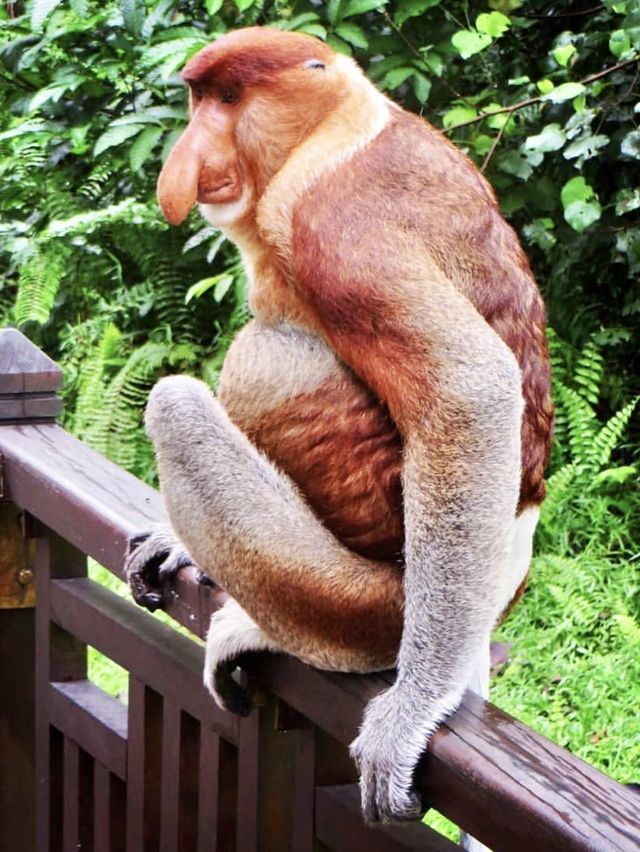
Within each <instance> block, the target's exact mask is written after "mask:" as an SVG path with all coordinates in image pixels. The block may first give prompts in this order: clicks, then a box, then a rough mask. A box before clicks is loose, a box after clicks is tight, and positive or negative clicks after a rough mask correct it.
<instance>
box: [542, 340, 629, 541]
mask: <svg viewBox="0 0 640 852" xmlns="http://www.w3.org/2000/svg"><path fill="white" fill-rule="evenodd" d="M551 352H552V360H553V365H554V396H555V403H556V442H555V449H554V456H553V464H552V466H551V475H550V476H549V477H548V479H547V499H546V501H545V503H544V504H543V507H542V514H541V518H540V530H539V535H538V543H539V544H540V545H541V546H542V548H543V549H544V550H548V551H549V552H551V553H563V554H571V555H577V554H579V553H582V552H585V551H589V552H594V551H595V552H600V553H607V554H611V553H617V554H624V555H625V556H627V557H632V556H633V555H634V548H635V547H637V531H638V529H640V499H639V494H638V489H637V486H636V484H635V483H636V482H637V467H636V465H635V464H629V463H628V462H627V461H626V460H625V454H624V452H623V446H622V438H623V437H624V435H625V432H626V431H627V428H628V426H629V422H630V420H631V417H632V415H633V412H634V410H635V408H636V405H637V403H638V400H639V399H640V397H635V398H634V399H632V400H631V401H629V402H628V403H627V404H626V405H624V406H623V407H622V408H621V409H620V410H619V411H617V412H615V413H614V414H612V415H611V416H609V417H608V418H607V419H606V420H605V421H604V422H603V420H602V419H601V417H600V416H599V415H598V411H597V406H598V403H599V401H600V396H601V388H602V385H603V377H604V358H603V356H602V353H601V346H600V344H599V343H598V342H597V339H596V338H595V337H593V336H592V337H591V338H590V339H589V340H588V341H587V343H586V344H585V345H584V347H583V348H582V350H581V351H579V352H577V353H575V352H572V351H571V350H570V348H569V347H567V346H566V344H562V343H561V342H560V341H558V340H557V338H555V337H552V339H551ZM612 457H613V458H616V459H619V461H615V462H612Z"/></svg>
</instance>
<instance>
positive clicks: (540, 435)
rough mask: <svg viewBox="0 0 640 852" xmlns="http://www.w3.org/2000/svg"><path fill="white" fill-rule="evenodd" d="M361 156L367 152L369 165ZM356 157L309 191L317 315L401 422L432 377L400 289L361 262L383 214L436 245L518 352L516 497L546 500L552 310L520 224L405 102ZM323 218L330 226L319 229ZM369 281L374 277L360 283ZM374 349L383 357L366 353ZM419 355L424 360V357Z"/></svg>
mask: <svg viewBox="0 0 640 852" xmlns="http://www.w3.org/2000/svg"><path fill="white" fill-rule="evenodd" d="M358 159H361V160H362V161H363V163H362V165H361V166H360V168H358V165H359V164H358V162H357V160H358ZM365 160H366V172H368V173H369V174H370V175H371V176H373V175H375V177H376V179H375V180H372V181H371V182H370V183H369V184H365V185H363V184H362V181H361V178H360V176H361V174H362V173H363V171H364V170H365V166H364V162H365ZM354 161H355V162H354V164H353V165H354V166H355V168H352V164H351V163H349V164H347V165H345V166H341V167H339V168H338V170H337V171H336V172H334V173H332V174H331V175H329V176H326V177H325V178H323V179H322V180H321V181H320V183H319V185H318V186H317V187H316V188H315V191H314V193H313V199H312V201H311V202H310V203H305V202H304V201H303V202H302V203H301V204H300V205H299V206H298V209H297V211H296V213H295V223H296V224H295V228H294V231H295V233H296V237H297V243H296V245H295V246H294V254H295V256H296V258H297V260H298V267H297V273H298V280H299V281H300V282H301V284H302V286H301V287H300V289H299V294H300V297H301V298H302V299H303V300H305V301H306V302H307V303H308V304H309V309H310V310H311V311H312V312H313V316H314V320H315V321H316V322H317V318H318V317H320V318H321V324H322V327H323V328H324V330H325V333H326V334H327V336H328V337H329V339H330V341H331V344H332V346H334V347H335V349H336V351H337V352H338V353H339V354H340V355H341V356H342V357H343V358H344V359H345V360H346V361H347V362H348V363H353V361H354V360H357V361H358V362H361V363H362V373H361V378H363V379H364V381H365V382H366V384H367V385H369V386H370V387H372V388H373V389H374V390H376V391H377V392H378V393H379V394H380V396H382V397H383V398H385V399H387V400H388V403H389V408H390V410H391V412H392V415H393V416H394V419H395V420H396V422H397V423H398V424H399V425H400V427H401V428H402V418H403V417H406V416H407V405H408V402H409V401H410V400H411V399H412V398H415V395H416V389H417V388H420V391H421V396H422V397H423V398H424V397H428V396H429V393H430V391H429V388H430V377H429V375H427V374H425V373H424V372H423V373H422V375H417V374H416V373H414V372H413V368H412V364H414V363H415V362H416V359H415V358H414V357H412V355H413V351H415V350H414V349H413V347H414V346H415V345H417V344H416V343H415V342H414V341H412V339H411V334H410V331H409V329H408V327H407V324H406V321H405V319H404V317H403V316H402V314H400V315H399V314H398V310H397V309H396V307H395V306H394V304H393V296H392V294H389V293H388V292H386V291H385V290H384V289H383V288H381V287H380V286H379V285H378V282H376V281H375V280H371V277H370V274H369V272H368V270H366V271H363V268H365V267H367V266H368V264H369V263H370V262H371V259H372V258H375V257H376V255H377V254H378V253H380V252H383V251H384V250H385V248H384V246H382V245H381V244H380V225H381V223H382V222H384V223H385V224H386V225H387V226H388V229H389V232H390V233H396V232H397V231H398V229H402V230H404V231H406V232H409V233H410V234H411V237H412V239H413V240H415V242H416V247H417V246H419V244H420V243H422V244H424V245H425V246H427V247H428V249H429V252H430V253H431V254H432V255H434V256H435V257H436V258H437V260H438V261H439V263H440V265H441V268H442V269H443V271H444V272H446V273H447V274H448V275H449V276H450V277H451V279H452V280H453V281H455V282H462V284H463V288H464V292H465V295H467V296H468V298H469V299H470V301H471V302H472V304H473V305H474V306H475V307H476V309H477V310H478V312H479V313H480V314H481V315H482V316H484V317H485V319H486V320H487V322H488V323H489V325H491V327H492V328H494V329H495V331H496V332H497V333H498V334H499V335H500V337H501V338H502V339H503V340H504V341H505V343H507V345H508V346H509V347H510V348H511V350H512V351H513V352H514V354H515V356H516V358H517V360H518V363H519V365H520V368H521V370H522V377H523V395H524V398H525V406H526V407H525V413H524V418H523V426H522V480H521V491H520V506H519V508H520V509H523V508H524V507H526V506H528V505H532V504H534V505H535V504H538V503H540V502H541V501H542V499H543V497H544V482H543V473H544V468H545V465H546V463H547V460H548V457H549V452H550V448H551V440H552V422H553V408H552V404H551V398H550V369H549V361H548V353H547V343H546V337H545V332H544V323H545V311H544V306H543V303H542V299H541V298H540V294H539V292H538V289H537V287H536V285H535V282H534V279H533V276H532V274H531V270H530V268H529V264H528V262H527V259H526V257H525V255H524V253H523V251H522V249H521V248H520V245H519V243H518V240H517V237H516V235H515V234H514V232H513V230H512V229H511V228H510V227H509V226H508V225H507V224H506V223H505V222H504V220H503V219H502V218H501V217H500V215H499V212H498V208H497V203H496V201H495V198H494V196H493V193H492V192H491V190H490V188H489V186H488V184H486V182H485V181H484V180H483V179H482V178H481V177H480V175H479V173H478V172H477V171H476V170H475V168H474V167H473V166H472V164H471V163H470V162H469V161H468V160H467V159H466V157H464V156H463V155H462V154H461V152H459V151H458V150H457V149H455V148H454V147H453V146H451V145H449V144H448V143H445V142H444V140H443V138H442V136H441V135H440V134H438V133H437V132H436V131H435V130H433V128H431V127H429V125H426V126H425V123H424V122H423V121H421V120H418V119H416V118H414V117H411V116H409V115H408V114H407V113H398V114H397V115H396V116H395V117H394V120H393V121H392V123H391V124H390V125H389V126H388V128H386V129H385V130H384V131H383V133H382V134H381V135H380V136H379V137H378V138H377V139H376V140H375V141H374V142H373V143H371V144H370V145H369V146H368V147H367V149H366V151H363V152H361V153H359V154H357V155H356V157H355V158H354ZM380 184H382V191H381V186H380ZM408 184H409V185H411V186H412V187H413V189H412V192H411V194H408V193H406V189H407V185H408ZM465 190H466V193H465ZM369 193H371V195H372V196H373V195H375V197H370V195H369ZM417 194H419V195H420V197H422V198H424V199H425V203H424V204H423V205H422V206H420V207H417V206H416V205H415V197H416V195H417ZM381 199H383V200H382V201H381ZM428 199H433V203H432V204H430V203H429V201H428ZM461 207H463V212H462V214H459V212H458V211H459V210H460V208H461ZM336 208H337V209H341V210H343V211H345V212H346V214H347V215H349V214H350V215H351V216H352V220H353V224H352V226H351V228H345V222H344V220H343V219H342V218H339V217H334V216H331V215H330V214H328V212H327V209H331V210H335V209H336ZM471 209H473V210H475V215H473V216H471V215H470V210H471ZM370 210H376V211H377V215H376V220H377V227H376V228H375V229H373V228H369V227H368V217H369V214H368V211H370ZM318 222H322V224H323V230H318V226H317V223H318ZM370 235H372V236H370ZM363 281H365V282H370V283H367V284H366V285H365V286H363V284H362V282H363ZM326 282H331V286H330V287H327V286H326ZM354 282H357V285H356V286H354ZM424 286H429V285H428V282H425V285H424ZM374 303H376V304H375V308H372V305H373V304H374ZM380 316H383V317H388V322H387V323H385V324H384V326H383V327H380V320H379V319H378V320H377V323H378V325H374V321H373V320H372V317H380ZM386 347H389V349H390V351H392V352H393V353H394V358H393V361H394V363H395V364H396V369H395V370H394V374H393V377H392V378H391V381H389V378H390V377H388V376H387V375H386V374H385V372H384V364H385V363H391V355H389V356H387V355H385V351H384V350H385V348H386ZM356 350H357V353H356ZM404 350H406V354H405V355H404V356H401V357H400V358H399V359H398V352H400V353H402V352H403V351H404ZM372 352H375V353H376V355H377V357H376V358H371V357H368V355H367V353H372ZM398 361H399V362H400V364H401V365H402V368H401V369H398V368H397V364H398ZM420 363H421V364H422V365H424V363H425V359H424V358H421V359H420ZM375 364H380V365H382V368H383V372H382V373H381V374H380V375H375V374H371V373H370V372H369V371H370V370H371V369H375ZM421 369H422V370H424V367H422V368H421ZM394 400H397V402H395V403H394ZM409 416H410V413H409Z"/></svg>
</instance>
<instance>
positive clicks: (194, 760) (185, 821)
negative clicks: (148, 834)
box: [178, 712, 200, 852]
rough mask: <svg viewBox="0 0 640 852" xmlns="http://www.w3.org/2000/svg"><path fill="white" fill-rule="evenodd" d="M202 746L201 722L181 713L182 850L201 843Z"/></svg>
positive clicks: (180, 830)
mask: <svg viewBox="0 0 640 852" xmlns="http://www.w3.org/2000/svg"><path fill="white" fill-rule="evenodd" d="M199 750H200V724H199V723H198V721H197V720H196V719H194V718H193V716H190V715H189V714H188V713H184V712H183V713H181V714H180V806H179V810H178V850H179V852H195V850H196V848H197V844H198V777H199V765H198V764H199V760H198V758H199Z"/></svg>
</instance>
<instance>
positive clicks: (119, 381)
mask: <svg viewBox="0 0 640 852" xmlns="http://www.w3.org/2000/svg"><path fill="white" fill-rule="evenodd" d="M200 357H201V353H200V351H199V350H197V349H195V348H194V347H192V346H190V345H188V344H184V345H182V346H180V347H173V346H172V345H171V343H165V342H156V341H148V342H147V343H144V344H143V345H142V346H140V347H139V348H137V349H135V350H134V351H133V352H132V353H131V355H130V356H129V357H128V359H127V361H126V363H125V364H124V365H123V366H122V368H121V369H120V370H119V371H118V373H117V374H116V376H115V377H114V378H113V380H112V381H111V382H110V384H109V385H108V387H107V389H106V393H105V395H104V400H103V405H102V408H101V410H100V412H99V413H98V415H97V416H96V418H95V420H94V423H93V425H92V426H91V427H90V428H89V429H88V430H87V432H86V433H85V440H86V441H87V443H89V444H90V445H91V446H93V447H94V449H96V450H98V451H99V452H102V453H104V454H105V455H107V456H109V458H110V459H112V461H114V462H115V463H116V464H119V465H120V466H121V467H124V468H126V469H127V470H130V471H134V472H136V473H141V472H142V471H141V466H142V464H143V462H144V461H145V459H147V458H149V457H150V449H149V442H148V440H147V438H146V436H145V435H144V431H143V429H142V413H143V410H144V406H145V405H146V402H147V398H148V396H149V391H150V390H151V387H152V385H153V384H154V382H155V381H156V380H157V378H158V376H159V375H160V373H161V371H162V369H163V367H165V366H175V365H176V364H180V365H181V366H182V367H183V368H184V367H185V366H187V367H188V366H189V364H194V363H196V362H197V361H198V360H199V359H200Z"/></svg>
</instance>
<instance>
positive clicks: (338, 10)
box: [327, 0, 344, 26]
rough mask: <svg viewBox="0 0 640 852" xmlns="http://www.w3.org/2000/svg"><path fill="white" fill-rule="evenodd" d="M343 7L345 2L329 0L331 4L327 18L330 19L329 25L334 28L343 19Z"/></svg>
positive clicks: (328, 7) (328, 6)
mask: <svg viewBox="0 0 640 852" xmlns="http://www.w3.org/2000/svg"><path fill="white" fill-rule="evenodd" d="M343 5H344V0H329V2H328V3H327V18H328V19H329V23H330V24H332V25H333V26H335V25H336V23H337V22H338V21H341V20H342V18H343V15H342V7H343Z"/></svg>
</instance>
